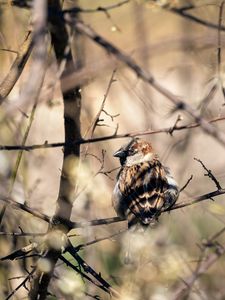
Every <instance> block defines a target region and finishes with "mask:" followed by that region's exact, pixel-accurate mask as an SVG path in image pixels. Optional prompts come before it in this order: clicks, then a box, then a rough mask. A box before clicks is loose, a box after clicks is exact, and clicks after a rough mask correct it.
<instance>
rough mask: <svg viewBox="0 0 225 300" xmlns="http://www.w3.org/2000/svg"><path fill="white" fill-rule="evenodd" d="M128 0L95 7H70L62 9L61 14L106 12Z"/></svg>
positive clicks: (128, 0)
mask: <svg viewBox="0 0 225 300" xmlns="http://www.w3.org/2000/svg"><path fill="white" fill-rule="evenodd" d="M129 2H130V0H124V1H121V2H118V3H116V4H112V5H108V6H98V7H97V8H86V9H85V8H81V7H72V8H71V9H64V10H63V11H62V12H63V14H66V13H72V14H77V13H96V12H104V13H107V12H108V11H109V10H112V9H114V8H118V7H120V6H122V5H124V4H126V3H129Z"/></svg>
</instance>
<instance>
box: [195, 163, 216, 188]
mask: <svg viewBox="0 0 225 300" xmlns="http://www.w3.org/2000/svg"><path fill="white" fill-rule="evenodd" d="M194 160H196V161H198V162H199V163H200V164H201V165H202V167H203V169H204V170H205V171H206V172H207V173H206V174H204V175H205V176H208V177H209V178H210V179H212V181H213V182H214V183H215V185H216V187H217V189H218V190H221V189H222V187H221V185H220V183H219V181H218V180H217V179H216V177H215V176H214V175H213V173H212V171H211V170H209V169H208V168H207V167H206V166H205V165H204V164H203V162H202V161H201V160H200V159H198V158H194Z"/></svg>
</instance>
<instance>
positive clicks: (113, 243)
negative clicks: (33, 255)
mask: <svg viewBox="0 0 225 300" xmlns="http://www.w3.org/2000/svg"><path fill="white" fill-rule="evenodd" d="M9 2H10V1H3V0H1V1H0V47H1V51H0V65H1V72H0V80H3V79H4V77H5V75H6V74H7V72H8V71H9V68H10V66H11V64H12V61H13V59H14V58H15V55H16V54H15V53H13V52H9V51H5V50H4V49H8V50H12V51H17V49H18V48H19V46H20V44H21V43H22V41H23V39H24V35H25V34H26V31H27V30H28V28H29V19H30V10H29V9H23V8H18V7H14V6H11V5H10V3H9ZM68 2H71V3H70V4H73V1H68ZM115 3H116V1H111V0H110V1H109V0H108V1H97V0H95V1H91V0H83V1H79V5H80V7H82V8H84V9H87V8H93V9H94V8H96V7H99V6H108V5H111V4H115ZM220 3H221V1H179V0H177V1H172V0H171V1H166V0H165V1H142V0H140V1H138V0H137V1H135V0H133V1H129V2H128V3H126V4H124V5H121V6H119V7H117V8H115V9H112V10H110V11H108V15H107V14H105V13H104V12H94V13H82V14H81V17H82V20H84V22H85V23H87V24H89V25H90V26H91V27H93V28H94V29H95V30H96V31H97V32H98V33H99V34H100V35H102V36H104V37H105V38H106V39H107V40H109V41H110V42H112V43H113V44H114V45H116V46H117V47H118V48H119V49H122V50H123V51H124V52H126V53H127V55H130V56H131V57H132V58H134V59H135V60H136V61H137V62H138V63H139V64H140V65H141V66H142V67H143V68H144V69H146V70H149V71H150V72H151V73H152V74H153V75H154V77H155V78H156V79H157V80H158V81H159V82H160V83H161V84H162V85H163V86H164V87H165V88H167V89H169V90H170V91H172V92H173V93H174V94H176V95H179V96H181V97H182V98H183V99H184V101H186V102H187V103H189V104H190V105H191V106H192V107H194V108H195V109H197V110H198V111H199V113H201V114H202V116H204V117H205V118H206V119H208V120H210V119H212V118H214V117H218V116H223V115H224V114H225V106H224V104H225V100H224V96H223V93H222V89H221V85H222V86H223V81H224V59H223V46H224V32H222V31H221V33H220V34H221V46H222V63H221V76H219V74H218V63H217V48H218V30H217V29H212V28H209V27H207V26H203V25H200V24H197V23H195V22H193V21H190V20H188V19H186V18H184V17H182V16H180V15H178V14H175V13H174V12H173V11H171V9H172V8H174V7H175V8H179V7H182V6H184V5H191V4H192V5H194V6H195V8H194V9H192V10H190V11H189V12H190V14H192V15H194V16H196V17H198V18H201V19H204V20H206V21H209V22H211V23H214V24H218V17H219V5H220ZM223 16H224V14H223ZM224 23H225V22H224ZM48 55H49V59H48V69H47V72H46V75H45V81H44V85H43V88H42V91H41V95H40V97H39V101H38V106H37V109H36V112H35V115H34V120H33V122H32V126H31V129H30V132H29V136H28V140H27V144H29V145H32V144H41V143H44V142H45V141H48V142H49V143H51V142H63V140H64V131H63V104H62V99H61V92H60V89H59V82H58V79H57V66H56V62H55V59H54V55H53V53H52V49H51V48H50V47H49V49H48ZM83 56H84V61H85V64H84V66H83V68H82V69H81V70H80V71H79V72H78V73H75V72H74V73H72V74H70V75H68V78H66V79H65V81H66V82H65V84H66V85H67V84H68V86H72V85H73V84H77V83H78V82H79V83H80V84H81V85H82V88H81V94H82V111H81V128H82V135H83V137H86V138H88V137H90V126H91V124H92V122H93V120H94V118H95V116H96V114H97V113H98V111H99V109H100V107H101V103H102V101H103V99H104V95H105V93H106V89H107V86H108V84H109V80H110V78H111V76H112V72H113V70H115V69H116V73H115V76H114V77H115V82H113V84H112V85H111V88H110V91H109V94H108V96H107V100H106V103H105V107H104V110H105V111H106V112H107V113H108V114H109V115H108V114H106V113H104V112H102V113H101V115H100V118H101V119H102V121H101V122H100V123H99V124H101V126H97V127H96V130H95V132H94V137H100V136H105V135H110V134H113V133H114V132H115V128H116V127H117V125H118V133H127V132H131V131H143V130H146V129H152V130H155V129H160V128H166V127H172V126H173V125H174V123H175V122H176V120H177V118H178V115H180V116H181V118H182V120H181V121H180V122H179V125H182V124H189V123H192V122H194V120H193V119H192V118H191V117H190V116H189V115H188V114H186V113H185V112H184V111H176V110H174V106H173V104H172V103H171V102H169V100H167V99H166V98H165V97H163V96H162V95H160V94H158V93H157V92H156V91H154V90H153V89H152V88H151V87H150V86H149V85H147V84H145V83H143V82H142V81H141V80H140V79H139V78H137V77H136V75H134V73H133V72H132V71H130V70H129V69H128V68H127V67H125V66H124V65H123V64H122V63H120V62H118V61H117V60H116V59H115V58H114V57H112V56H111V55H109V54H108V53H107V52H106V51H105V50H103V49H102V48H100V47H99V46H98V45H96V44H94V43H93V42H92V41H90V40H88V39H87V38H85V39H84V40H83ZM31 62H32V56H31V58H30V59H29V61H28V64H27V66H26V67H25V70H24V72H23V74H22V76H21V78H20V80H19V82H18V83H17V84H16V86H15V87H14V89H13V91H12V92H11V93H10V95H9V97H8V98H7V100H6V101H5V102H4V104H3V105H1V107H0V126H1V129H0V144H2V145H5V144H10V145H11V144H21V141H22V139H23V136H24V133H25V130H26V128H27V125H28V122H29V116H30V113H31V109H32V106H33V104H34V103H33V102H32V99H30V102H29V103H24V101H23V99H21V98H20V91H21V88H22V87H23V86H24V85H26V82H27V81H28V79H29V78H28V74H29V72H28V71H29V65H30V63H31ZM214 86H215V89H216V90H215V93H214V95H213V96H212V97H210V98H209V99H208V101H207V100H206V101H204V99H205V98H206V96H207V95H208V94H209V92H210V90H211V89H212V87H214ZM110 115H111V116H114V117H113V118H112V117H111V116H110ZM214 126H216V127H218V130H222V131H224V129H225V125H224V121H221V122H218V123H216V124H215V125H214ZM144 138H145V139H147V140H149V141H151V142H152V145H153V147H154V149H155V151H156V152H157V153H158V154H159V156H160V158H161V160H162V162H163V163H164V164H165V165H166V166H168V167H169V168H170V169H171V172H172V174H173V175H174V177H175V178H176V180H177V182H178V184H179V186H180V187H182V186H183V185H184V184H185V183H186V181H187V180H188V178H189V177H190V176H191V175H193V179H192V181H191V182H190V184H189V185H188V187H187V188H186V189H185V190H184V191H183V192H182V193H181V194H180V197H179V200H178V201H183V200H187V199H190V200H191V197H193V196H198V195H202V194H205V193H207V192H210V191H214V190H216V187H215V184H214V183H213V182H212V180H210V179H209V178H208V177H207V176H205V173H206V172H205V171H204V170H203V168H202V167H201V165H200V164H199V163H198V162H197V161H195V160H194V158H198V159H201V160H202V161H203V162H204V164H205V165H206V166H207V167H208V168H209V169H210V170H212V172H213V174H214V175H215V176H216V178H217V179H218V180H219V182H220V184H221V185H222V186H224V185H225V171H224V163H225V156H224V147H223V146H221V145H220V144H219V143H218V142H217V141H216V140H215V139H214V138H213V137H209V136H208V135H206V134H205V133H203V132H202V130H201V128H196V129H191V130H183V131H179V132H174V133H173V135H170V134H167V133H160V134H154V135H147V136H145V137H144ZM128 140H129V139H112V140H108V141H104V142H98V143H93V144H89V145H84V146H82V153H81V162H80V169H79V174H78V177H79V181H78V187H77V191H76V193H75V195H74V197H75V198H76V200H75V204H74V209H73V214H72V220H73V221H84V220H94V219H99V218H108V217H112V216H115V212H114V210H113V208H112V205H111V195H112V190H113V187H114V184H115V179H116V174H117V172H118V169H116V170H115V168H118V167H119V162H118V161H117V160H116V159H115V158H113V153H114V151H116V150H117V149H118V148H119V147H120V146H121V145H122V144H124V143H126V142H127V141H128ZM103 150H104V151H105V155H104V168H103V169H101V166H102V164H101V161H100V162H99V159H100V160H102V151H103ZM17 158H18V152H15V151H14V152H7V151H1V152H0V179H1V185H0V189H1V194H2V195H8V193H9V191H11V195H12V197H13V198H14V199H15V200H17V201H18V202H21V203H26V204H27V205H29V206H30V207H32V208H34V209H38V210H40V211H42V212H44V213H45V214H47V215H49V216H51V215H53V213H54V211H55V204H56V199H57V195H58V191H59V179H60V174H61V167H62V158H63V152H62V149H61V148H57V149H55V148H54V149H40V150H34V151H29V152H24V153H23V157H22V161H21V162H20V166H19V171H18V174H17V177H16V181H15V183H14V185H13V188H12V189H11V182H12V174H13V172H14V170H15V164H16V160H17ZM111 170H112V172H110V173H107V174H108V176H106V175H105V174H102V172H106V171H107V172H108V171H111ZM0 204H1V205H2V203H0ZM224 216H225V202H224V196H223V195H221V196H219V197H216V198H215V201H211V200H208V201H204V202H202V203H198V204H196V205H192V206H190V207H186V208H183V209H179V210H175V211H172V212H171V213H170V214H163V215H162V216H161V217H160V220H159V224H157V226H155V227H154V228H150V229H149V230H147V231H146V232H145V233H141V234H137V235H135V234H129V233H122V234H120V235H118V236H116V237H114V238H110V239H107V240H104V241H102V242H99V243H96V244H94V245H91V246H88V247H86V248H85V249H84V250H82V252H81V254H82V256H83V257H84V258H85V259H86V260H87V261H88V263H89V264H90V265H91V266H92V267H93V268H95V270H97V271H98V272H101V274H102V276H104V277H105V278H107V279H108V280H109V282H111V283H112V285H113V286H114V287H115V288H117V289H118V290H119V291H120V292H121V294H122V296H121V299H123V300H136V299H146V300H150V299H151V300H152V299H153V300H164V299H165V300H166V299H182V298H175V292H176V290H177V288H179V286H182V284H183V281H185V278H187V277H188V276H190V275H191V274H193V272H194V270H195V268H196V265H197V263H198V260H199V255H200V253H201V250H200V248H199V245H201V243H202V241H204V240H206V239H208V238H210V237H211V236H212V235H213V234H215V233H216V232H217V231H218V230H220V229H221V228H222V227H223V226H225V225H224V223H225V219H224ZM4 226H5V228H6V231H9V232H18V231H19V226H21V228H22V229H23V230H24V231H29V232H34V233H35V232H38V233H39V232H45V231H46V230H47V225H46V223H43V222H41V221H38V220H36V219H34V217H32V216H30V215H28V214H26V213H22V212H20V211H19V210H14V209H12V208H10V207H8V208H7V214H6V216H5V217H4ZM126 226H127V224H126V222H120V223H115V224H111V225H102V226H96V227H85V228H84V229H80V230H78V229H77V230H73V231H72V233H73V234H76V235H78V236H74V237H73V238H72V241H73V243H74V245H78V244H79V243H81V242H82V243H83V242H87V241H90V240H92V239H94V238H100V237H104V236H108V235H110V234H112V233H116V232H118V231H119V230H121V229H124V228H126ZM34 239H35V238H34ZM29 240H32V238H30V239H25V238H22V237H18V238H12V237H7V238H5V237H4V238H3V237H1V241H0V243H1V247H0V256H4V255H7V253H9V252H10V251H12V249H17V248H20V247H22V246H23V245H26V244H27V243H29ZM224 242H225V241H224V237H223V235H221V236H220V237H219V238H218V243H220V244H223V243H224ZM213 251H214V247H212V248H209V249H207V253H208V254H210V253H211V252H213ZM224 267H225V264H224V258H223V257H222V258H220V260H218V262H216V263H215V264H214V265H213V266H212V267H211V268H210V269H209V270H207V272H206V273H205V274H204V275H203V276H202V277H201V278H200V279H199V280H197V281H196V283H195V285H194V286H193V287H192V289H191V291H190V294H189V299H225V287H224V276H225V271H224V270H225V268H224ZM0 272H1V273H0V298H1V299H4V298H5V293H6V291H10V290H12V289H13V288H15V287H16V286H17V285H18V284H19V283H20V281H21V279H22V277H21V276H24V271H23V269H22V268H21V265H20V263H19V262H10V263H4V264H3V263H1V267H0ZM55 273H56V274H55V275H56V276H55V278H53V280H52V284H51V287H50V289H51V292H52V293H53V294H54V293H55V294H57V293H58V295H60V297H58V298H57V299H90V297H89V296H87V294H86V295H85V294H84V291H85V292H87V293H88V294H90V295H100V297H101V299H109V296H107V295H105V294H103V293H102V292H101V291H99V290H97V289H96V288H95V287H94V286H91V285H88V284H84V282H83V281H82V279H81V278H80V277H79V276H78V275H76V274H75V273H74V272H72V271H71V270H69V269H66V268H65V267H64V266H62V265H61V266H58V267H57V268H56V272H55ZM12 277H18V278H16V279H13V280H10V281H8V278H12ZM26 293H27V292H26V290H25V289H20V290H19V291H18V293H16V294H15V295H14V296H13V297H14V298H13V299H26ZM24 297H25V298H24ZM52 299H55V298H54V297H53V298H52ZM96 299H98V298H96Z"/></svg>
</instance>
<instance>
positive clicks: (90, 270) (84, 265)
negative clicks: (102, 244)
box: [67, 241, 119, 297]
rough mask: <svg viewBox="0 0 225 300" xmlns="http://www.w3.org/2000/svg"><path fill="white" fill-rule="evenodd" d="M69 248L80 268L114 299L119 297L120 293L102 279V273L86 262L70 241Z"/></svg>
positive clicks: (68, 250)
mask: <svg viewBox="0 0 225 300" xmlns="http://www.w3.org/2000/svg"><path fill="white" fill-rule="evenodd" d="M68 244H69V247H68V248H67V252H68V253H70V254H71V255H72V256H73V257H74V258H75V259H76V261H77V262H78V264H79V266H81V267H82V268H83V270H84V271H85V272H86V273H90V274H91V275H92V276H93V277H94V278H95V279H96V280H97V281H98V282H99V283H100V284H102V285H103V286H104V287H105V288H106V289H107V290H108V291H109V292H110V294H112V295H113V296H114V297H119V293H118V292H117V291H116V290H115V289H114V288H112V286H111V285H110V284H109V283H108V282H107V281H106V280H105V279H104V278H102V276H101V274H100V273H97V272H96V271H95V270H94V269H93V268H92V267H91V266H90V265H88V264H87V262H85V261H84V260H83V259H82V258H81V257H80V255H79V254H78V253H77V251H76V250H75V249H74V247H73V245H72V244H71V243H70V241H68Z"/></svg>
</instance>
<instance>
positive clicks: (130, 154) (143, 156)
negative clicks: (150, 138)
mask: <svg viewBox="0 0 225 300" xmlns="http://www.w3.org/2000/svg"><path fill="white" fill-rule="evenodd" d="M113 156H114V157H118V158H119V159H120V164H121V165H122V166H132V165H135V164H139V163H142V162H146V161H151V160H152V159H153V158H154V157H155V156H156V155H155V153H154V151H153V148H152V145H151V144H150V143H149V142H147V141H144V140H142V139H138V138H135V139H132V140H131V141H130V142H129V143H128V144H126V145H124V146H122V147H121V148H120V149H119V150H118V151H116V152H115V153H114V155H113Z"/></svg>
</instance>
